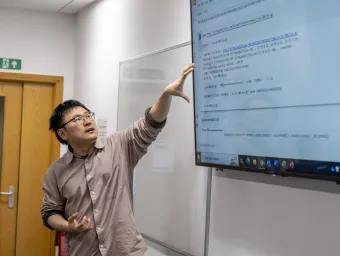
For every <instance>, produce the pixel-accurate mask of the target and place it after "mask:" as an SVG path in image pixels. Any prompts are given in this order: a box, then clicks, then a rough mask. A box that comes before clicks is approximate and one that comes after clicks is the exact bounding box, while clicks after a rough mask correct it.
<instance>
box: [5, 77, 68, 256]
mask: <svg viewBox="0 0 340 256" xmlns="http://www.w3.org/2000/svg"><path fill="white" fill-rule="evenodd" d="M0 81H1V82H19V83H40V84H48V85H51V86H52V87H53V106H52V108H55V107H56V106H57V105H59V104H60V103H61V102H62V101H63V90H64V77H62V76H50V75H34V74H25V73H14V72H0ZM51 142H52V143H51V148H50V163H51V164H52V163H53V162H54V161H55V160H56V159H58V158H59V157H60V143H59V141H58V140H57V139H56V137H55V136H54V133H52V132H51ZM50 234H51V235H50V256H55V239H56V232H55V231H53V232H51V233H50Z"/></svg>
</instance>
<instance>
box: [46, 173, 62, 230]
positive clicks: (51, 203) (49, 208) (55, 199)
mask: <svg viewBox="0 0 340 256" xmlns="http://www.w3.org/2000/svg"><path fill="white" fill-rule="evenodd" d="M43 193H44V199H43V202H42V207H41V217H42V220H43V224H44V225H45V226H46V227H48V228H49V229H52V227H50V225H49V224H48V222H47V221H48V218H49V217H51V216H52V215H55V214H59V215H62V216H64V211H65V210H64V205H65V203H64V202H65V200H64V198H63V197H62V195H61V193H60V191H59V189H58V185H57V179H56V177H55V174H54V172H53V170H48V171H47V173H46V174H45V177H44V181H43Z"/></svg>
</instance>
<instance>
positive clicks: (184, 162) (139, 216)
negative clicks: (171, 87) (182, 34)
mask: <svg viewBox="0 0 340 256" xmlns="http://www.w3.org/2000/svg"><path fill="white" fill-rule="evenodd" d="M191 60H192V59H191V46H190V44H189V43H187V44H184V45H180V46H176V47H172V48H170V49H166V50H163V51H159V52H156V53H152V54H148V55H145V56H142V57H138V58H135V59H131V60H127V61H124V62H121V63H120V79H119V80H120V81H119V103H118V130H121V129H124V128H126V127H127V126H129V125H131V124H132V122H133V121H135V120H137V119H138V118H140V117H142V116H143V115H144V111H145V109H146V108H148V107H150V106H152V105H153V104H154V103H155V102H156V101H157V100H158V98H159V96H160V94H161V92H162V91H163V89H164V87H165V86H166V85H167V84H169V83H170V82H172V81H173V80H175V79H177V78H178V77H179V75H180V74H181V72H182V70H183V69H184V67H185V66H186V65H187V64H189V63H191ZM192 88H193V85H192V76H189V77H188V78H187V80H186V84H185V87H184V92H185V93H186V94H187V95H188V96H189V97H190V99H191V103H187V102H186V101H185V100H183V99H182V98H177V97H174V98H173V100H172V105H171V110H170V113H169V115H168V121H167V124H166V126H165V128H164V129H163V131H162V133H161V134H160V135H159V136H158V138H157V140H156V141H155V142H154V143H153V144H152V145H151V146H150V147H149V149H148V153H147V154H146V155H145V156H144V157H143V158H142V159H141V160H140V162H139V163H138V165H137V167H136V168H135V175H134V185H133V200H134V215H135V220H136V223H137V226H138V229H139V231H140V232H141V233H142V234H144V235H145V236H147V237H151V238H152V239H154V240H157V241H159V242H160V243H163V244H166V245H169V246H171V247H174V248H176V249H177V250H179V251H182V252H185V253H187V254H190V255H197V256H203V255H204V249H205V242H206V241H205V233H206V232H205V229H206V207H207V198H208V196H207V194H209V193H208V192H207V191H209V190H208V188H209V187H210V184H209V181H210V177H211V176H209V175H211V173H210V171H209V169H208V168H206V167H196V166H195V140H194V111H193V104H192V102H193V98H192V97H193V89H192Z"/></svg>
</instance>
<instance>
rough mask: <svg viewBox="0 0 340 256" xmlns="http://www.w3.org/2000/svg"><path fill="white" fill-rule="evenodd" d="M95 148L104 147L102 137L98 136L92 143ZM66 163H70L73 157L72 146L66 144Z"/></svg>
mask: <svg viewBox="0 0 340 256" xmlns="http://www.w3.org/2000/svg"><path fill="white" fill-rule="evenodd" d="M94 147H95V148H96V149H103V148H104V147H105V143H104V141H103V139H102V138H98V139H97V140H96V143H95V144H94ZM64 158H65V162H66V164H70V163H71V162H72V160H73V158H74V154H73V152H72V148H71V147H70V146H68V150H67V152H66V154H65V156H64Z"/></svg>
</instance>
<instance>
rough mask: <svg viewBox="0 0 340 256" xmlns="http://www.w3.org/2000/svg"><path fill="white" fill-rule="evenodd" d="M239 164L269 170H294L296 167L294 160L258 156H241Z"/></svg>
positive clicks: (244, 166)
mask: <svg viewBox="0 0 340 256" xmlns="http://www.w3.org/2000/svg"><path fill="white" fill-rule="evenodd" d="M239 164H240V167H242V168H251V169H260V170H268V171H271V170H272V171H282V172H285V171H293V170H294V168H295V162H294V160H290V159H281V158H272V157H257V156H243V155H240V156H239Z"/></svg>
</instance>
